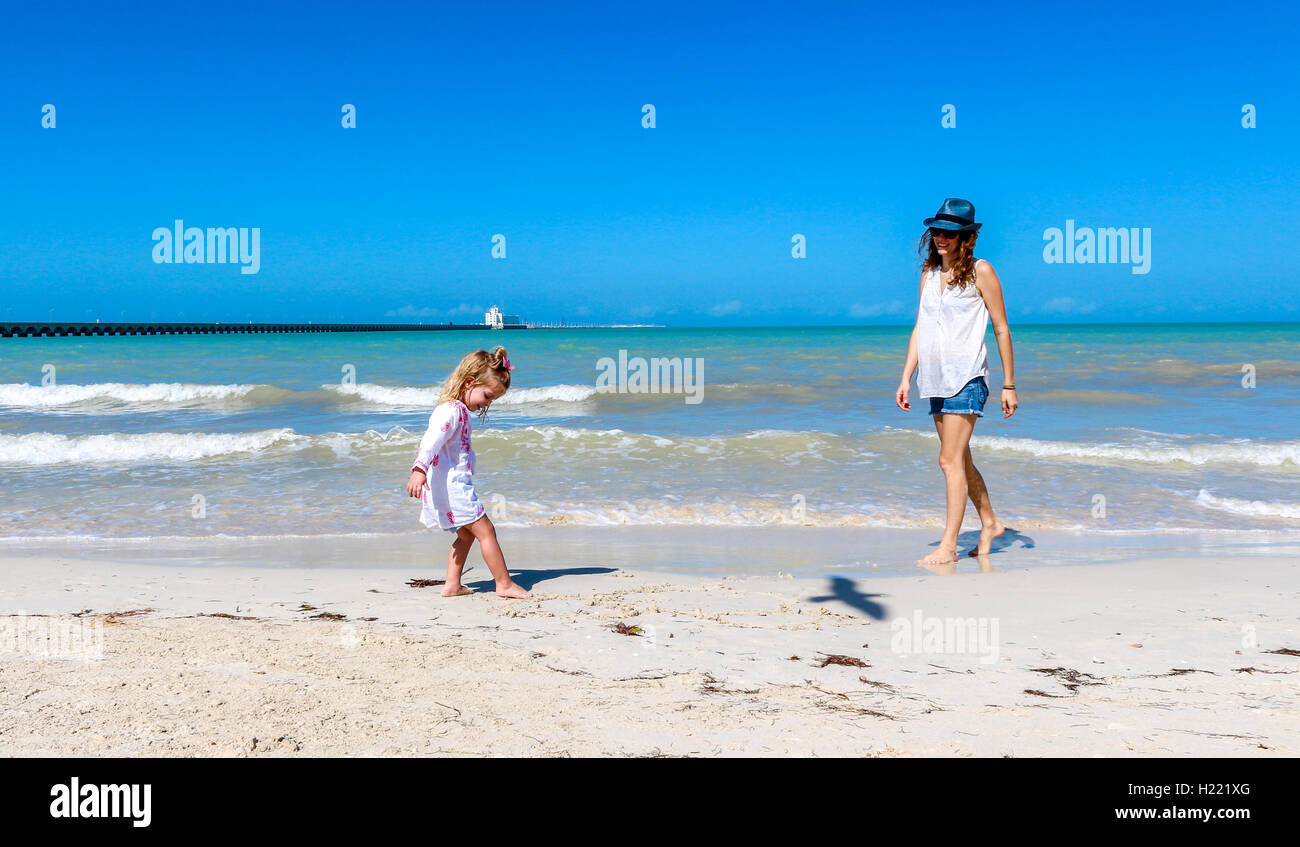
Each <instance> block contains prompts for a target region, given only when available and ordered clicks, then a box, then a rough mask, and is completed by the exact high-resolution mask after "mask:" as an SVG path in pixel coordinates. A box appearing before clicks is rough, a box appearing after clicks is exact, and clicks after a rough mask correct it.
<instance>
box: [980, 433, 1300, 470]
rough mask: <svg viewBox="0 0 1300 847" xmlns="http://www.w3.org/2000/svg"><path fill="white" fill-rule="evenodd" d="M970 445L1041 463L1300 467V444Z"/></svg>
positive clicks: (1015, 441)
mask: <svg viewBox="0 0 1300 847" xmlns="http://www.w3.org/2000/svg"><path fill="white" fill-rule="evenodd" d="M971 445H972V446H974V447H978V448H981V449H984V450H992V451H995V452H1005V453H1027V454H1029V455H1031V456H1035V457H1037V458H1040V459H1074V460H1077V461H1080V462H1084V463H1091V462H1098V463H1114V462H1120V463H1132V462H1143V463H1147V464H1156V465H1174V464H1187V465H1209V464H1228V465H1253V466H1255V467H1262V468H1276V467H1282V466H1284V465H1294V466H1297V467H1300V441H1273V442H1251V441H1244V440H1241V441H1222V442H1218V443H1215V444H1186V445H1179V446H1169V447H1161V446H1145V445H1144V446H1139V445H1123V444H1081V443H1077V442H1071V441H1038V440H1035V439H1032V438H1005V437H1002V436H996V435H993V436H976V437H974V438H972V439H971Z"/></svg>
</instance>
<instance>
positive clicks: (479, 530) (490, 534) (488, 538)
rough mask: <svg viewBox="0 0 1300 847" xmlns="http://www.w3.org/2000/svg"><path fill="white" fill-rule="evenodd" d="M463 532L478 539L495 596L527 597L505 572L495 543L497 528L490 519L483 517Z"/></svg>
mask: <svg viewBox="0 0 1300 847" xmlns="http://www.w3.org/2000/svg"><path fill="white" fill-rule="evenodd" d="M465 530H466V531H468V532H471V533H473V537H474V538H477V539H478V549H479V552H480V553H482V554H483V561H484V562H486V563H487V566H488V570H490V571H492V578H493V579H495V580H496V581H497V594H498V595H500V596H502V597H514V598H515V599H518V600H522V599H524V598H525V597H527V596H528V592H527V591H525V590H524V589H523V588H521V587H520V586H518V585H516V584H515V581H514V580H513V579H511V578H510V571H508V570H506V557H505V555H504V554H503V553H502V552H501V545H500V544H498V543H497V528H496V527H495V526H493V525H492V519H491V518H489V517H488V516H487V515H484V516H483V517H481V518H479V519H478V520H476V521H474V523H472V524H470V525H469V526H467V527H465Z"/></svg>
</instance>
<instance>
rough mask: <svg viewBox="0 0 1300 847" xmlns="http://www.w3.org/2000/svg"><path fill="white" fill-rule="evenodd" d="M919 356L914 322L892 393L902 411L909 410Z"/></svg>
mask: <svg viewBox="0 0 1300 847" xmlns="http://www.w3.org/2000/svg"><path fill="white" fill-rule="evenodd" d="M920 296H922V297H923V296H925V274H921V295H920ZM916 319H917V321H920V319H921V305H920V300H919V299H918V300H917V307H916ZM918 361H919V357H918V355H917V352H916V324H915V323H913V324H912V337H911V338H909V339H908V341H907V358H906V359H904V360H903V379H902V380H901V381H900V382H899V383H898V391H897V392H895V394H894V402H895V403H896V404H898V408H900V409H902V410H903V411H904V412H907V411H911V409H912V404H911V403H910V402H909V401H908V399H907V395H908V393H909V392H910V391H911V390H912V374H914V373H916V364H917V362H918Z"/></svg>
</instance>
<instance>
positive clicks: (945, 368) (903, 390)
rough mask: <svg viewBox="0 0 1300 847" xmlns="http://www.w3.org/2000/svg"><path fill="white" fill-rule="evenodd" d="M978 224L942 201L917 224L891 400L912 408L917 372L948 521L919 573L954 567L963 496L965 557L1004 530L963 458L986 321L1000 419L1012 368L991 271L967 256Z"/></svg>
mask: <svg viewBox="0 0 1300 847" xmlns="http://www.w3.org/2000/svg"><path fill="white" fill-rule="evenodd" d="M981 226H983V224H978V223H976V222H975V206H974V205H972V204H971V203H970V202H969V201H966V200H960V199H956V198H949V199H947V200H944V201H943V205H942V206H940V207H939V211H938V212H937V213H936V214H935V216H934V217H932V218H927V219H926V220H925V227H926V231H925V233H924V234H923V235H922V236H921V242H920V246H919V252H920V253H921V255H922V256H924V257H925V258H924V260H923V261H922V263H921V304H920V308H919V309H918V310H917V316H916V326H915V327H914V328H913V329H912V339H911V341H909V342H908V345H907V361H906V362H905V363H904V364H903V379H902V381H901V382H900V383H899V384H898V393H897V396H896V397H895V402H897V403H898V407H899V408H900V409H902V410H903V411H905V412H906V411H909V410H910V409H911V408H912V404H911V403H910V402H908V399H907V395H908V391H910V389H911V383H912V373H913V372H914V371H918V370H919V372H918V373H917V380H916V383H917V390H918V391H919V392H920V395H921V397H923V398H929V400H930V414H931V415H933V416H934V428H935V429H936V430H938V431H939V467H940V468H942V469H943V475H944V479H945V481H946V483H947V500H948V517H947V524H946V525H945V527H944V531H943V540H942V541H940V542H939V549H937V550H935V551H934V552H933V553H931V554H929V555H928V556H926V557H924V558H922V559H918V560H917V564H918V565H923V566H926V567H932V566H935V565H946V564H951V563H953V562H955V561H957V534H958V533H959V532H960V531H961V521H962V517H963V516H964V515H965V513H966V497H967V495H969V496H970V500H971V502H972V503H974V504H975V508H976V510H977V511H978V512H979V516H980V524H981V527H982V528H981V530H980V540H979V544H978V545H977V546H976V548H975V549H974V550H972V551H970V555H972V556H984V555H987V554H988V552H989V548H990V546H991V545H992V543H993V539H994V538H997V537H998V536H999V535H1001V534H1002V533H1003V532H1004V531H1005V530H1006V527H1004V526H1003V525H1002V522H1001V521H999V520H998V518H997V515H995V514H994V513H993V504H992V503H991V502H990V501H989V492H988V488H987V487H986V486H985V485H984V477H982V476H981V475H980V472H979V471H978V470H976V468H975V463H974V462H973V461H972V460H971V455H970V437H971V433H972V432H973V431H974V429H975V419H976V418H978V417H983V415H984V403H985V401H986V400H988V396H989V386H988V375H989V364H988V351H987V350H986V349H985V346H984V333H985V332H986V331H987V330H988V322H989V318H992V319H993V332H994V334H995V335H996V336H997V339H998V354H999V356H1000V357H1001V359H1002V372H1003V376H1004V379H1003V382H1002V416H1003V417H1006V418H1009V417H1011V416H1012V415H1013V414H1015V411H1016V408H1017V407H1018V406H1019V401H1018V400H1017V399H1016V383H1015V365H1014V363H1013V361H1012V354H1011V330H1010V328H1008V327H1007V312H1006V307H1005V306H1004V305H1003V303H1002V284H1001V283H1000V282H999V281H998V275H997V274H996V273H994V271H993V266H992V265H991V264H989V263H988V262H987V261H985V260H983V259H976V258H975V241H976V239H977V238H978V237H979V236H978V233H979V229H980V227H981Z"/></svg>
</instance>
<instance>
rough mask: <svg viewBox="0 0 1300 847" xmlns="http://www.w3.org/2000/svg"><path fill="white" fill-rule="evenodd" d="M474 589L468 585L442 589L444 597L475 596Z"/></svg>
mask: <svg viewBox="0 0 1300 847" xmlns="http://www.w3.org/2000/svg"><path fill="white" fill-rule="evenodd" d="M473 593H474V589H472V588H470V587H469V586H467V585H445V586H443V589H442V596H443V597H459V596H461V595H462V594H473Z"/></svg>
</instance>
